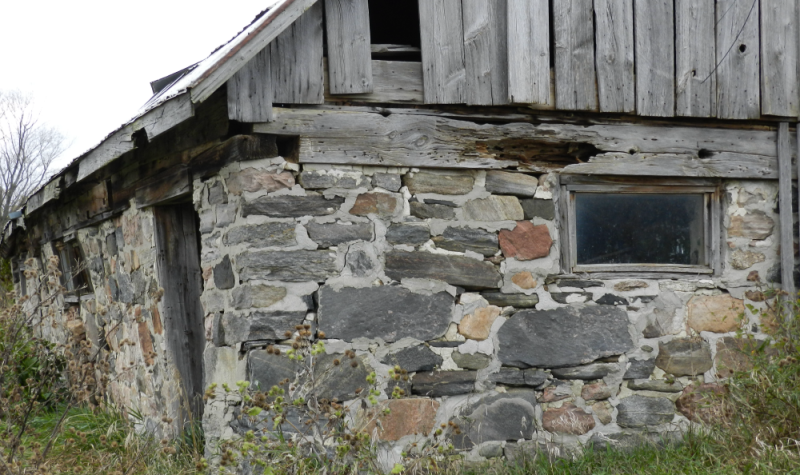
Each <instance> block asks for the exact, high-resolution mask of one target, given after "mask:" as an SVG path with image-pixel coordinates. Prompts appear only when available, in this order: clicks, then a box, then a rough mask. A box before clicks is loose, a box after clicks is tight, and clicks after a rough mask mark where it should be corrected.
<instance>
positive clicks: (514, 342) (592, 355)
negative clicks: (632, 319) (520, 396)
mask: <svg viewBox="0 0 800 475" xmlns="http://www.w3.org/2000/svg"><path fill="white" fill-rule="evenodd" d="M497 338H498V340H499V342H500V348H499V350H498V357H499V358H500V361H501V362H502V363H503V364H504V365H505V366H515V367H519V368H527V367H537V368H563V367H567V366H577V365H581V364H587V363H591V362H592V361H594V360H596V359H599V358H603V357H606V356H613V355H620V354H623V353H625V352H626V351H628V350H630V349H632V348H633V341H632V340H631V336H630V334H629V333H628V316H627V314H626V313H625V311H624V310H622V309H619V308H617V307H608V306H593V307H583V308H581V307H577V306H576V307H564V308H557V309H553V310H541V311H537V310H523V311H521V312H518V313H516V314H515V315H514V316H513V317H512V318H510V319H509V320H508V321H507V322H506V323H505V324H503V326H502V327H500V331H499V332H498V335H497Z"/></svg>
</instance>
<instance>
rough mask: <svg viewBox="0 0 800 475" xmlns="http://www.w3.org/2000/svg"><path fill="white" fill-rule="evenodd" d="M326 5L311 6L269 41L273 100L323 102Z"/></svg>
mask: <svg viewBox="0 0 800 475" xmlns="http://www.w3.org/2000/svg"><path fill="white" fill-rule="evenodd" d="M322 44H323V41H322V4H321V3H316V4H314V5H311V6H310V7H309V8H308V10H306V12H305V13H303V14H302V15H301V16H300V18H298V19H297V20H295V22H294V23H292V25H291V26H289V27H288V28H287V29H286V30H285V31H284V32H283V33H281V34H280V35H278V37H277V38H275V40H274V41H273V42H272V43H270V44H269V50H270V52H269V57H270V73H271V83H272V93H273V96H272V102H273V103H284V104H322V102H323V100H324V95H323V92H322V89H323V86H322V84H323V82H324V79H323V72H322Z"/></svg>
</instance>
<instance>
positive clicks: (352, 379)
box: [312, 355, 372, 401]
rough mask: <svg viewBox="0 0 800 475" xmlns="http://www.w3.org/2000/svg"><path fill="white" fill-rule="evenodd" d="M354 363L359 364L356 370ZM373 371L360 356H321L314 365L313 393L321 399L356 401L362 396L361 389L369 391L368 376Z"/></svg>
mask: <svg viewBox="0 0 800 475" xmlns="http://www.w3.org/2000/svg"><path fill="white" fill-rule="evenodd" d="M335 360H339V362H340V364H339V365H336V364H335ZM353 361H355V362H356V364H357V366H356V367H355V368H354V367H352V366H351V365H352V362H353ZM371 371H372V368H370V367H369V366H367V365H365V364H364V361H363V360H362V359H361V358H360V357H358V356H357V357H355V358H353V359H350V358H348V357H346V356H345V355H323V356H320V357H319V358H318V359H317V362H316V364H315V365H314V372H315V375H316V384H315V385H314V388H313V389H312V392H313V394H315V395H317V397H319V398H320V399H322V398H324V399H328V400H333V399H338V400H339V401H347V400H350V399H354V398H355V397H356V396H357V395H358V394H360V391H359V389H361V390H362V391H365V390H367V388H368V383H367V375H369V373H370V372H371Z"/></svg>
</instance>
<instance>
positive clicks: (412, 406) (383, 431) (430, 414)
mask: <svg viewBox="0 0 800 475" xmlns="http://www.w3.org/2000/svg"><path fill="white" fill-rule="evenodd" d="M387 408H388V409H389V413H388V414H384V409H387ZM438 409H439V403H438V402H436V401H434V400H432V399H428V398H413V399H390V400H388V401H383V402H381V403H380V404H379V405H378V406H377V407H374V408H372V409H370V410H369V411H367V418H368V419H367V421H368V422H367V425H366V427H365V430H366V432H367V433H368V434H370V435H372V434H373V433H375V432H377V435H378V438H379V439H381V440H391V441H396V440H400V439H401V438H403V437H405V436H407V435H413V434H420V435H424V436H426V435H428V434H429V433H430V432H431V430H433V426H434V423H435V422H436V420H435V419H436V411H437V410H438ZM378 422H380V424H378Z"/></svg>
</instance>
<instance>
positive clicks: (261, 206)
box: [242, 195, 344, 218]
mask: <svg viewBox="0 0 800 475" xmlns="http://www.w3.org/2000/svg"><path fill="white" fill-rule="evenodd" d="M342 203H344V198H342V197H340V196H336V197H334V198H331V199H326V198H325V197H323V196H322V195H308V196H260V197H258V198H256V199H255V200H253V201H249V202H245V203H244V204H243V205H242V216H244V217H247V216H251V215H259V216H271V217H273V218H299V217H301V216H327V215H329V214H333V213H335V212H336V211H337V210H338V209H339V207H341V206H342Z"/></svg>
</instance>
